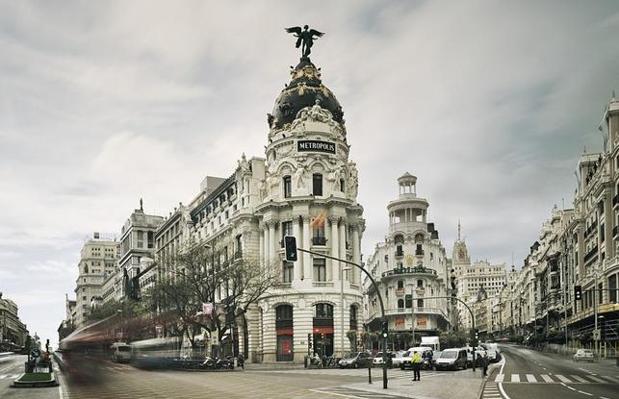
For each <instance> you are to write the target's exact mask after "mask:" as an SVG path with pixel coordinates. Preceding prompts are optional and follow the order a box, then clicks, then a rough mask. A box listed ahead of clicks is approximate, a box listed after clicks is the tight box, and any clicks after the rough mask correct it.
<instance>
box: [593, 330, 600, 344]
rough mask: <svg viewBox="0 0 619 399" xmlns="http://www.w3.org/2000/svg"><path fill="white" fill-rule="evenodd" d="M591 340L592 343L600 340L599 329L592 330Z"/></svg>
mask: <svg viewBox="0 0 619 399" xmlns="http://www.w3.org/2000/svg"><path fill="white" fill-rule="evenodd" d="M593 340H594V341H599V340H600V329H599V328H598V329H596V330H593Z"/></svg>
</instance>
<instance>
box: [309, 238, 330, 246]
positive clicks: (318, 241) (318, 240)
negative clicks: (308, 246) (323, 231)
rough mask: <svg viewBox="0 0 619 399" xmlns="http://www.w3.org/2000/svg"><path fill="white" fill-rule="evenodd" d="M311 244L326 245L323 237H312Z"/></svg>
mask: <svg viewBox="0 0 619 399" xmlns="http://www.w3.org/2000/svg"><path fill="white" fill-rule="evenodd" d="M312 245H327V239H326V238H325V237H312Z"/></svg>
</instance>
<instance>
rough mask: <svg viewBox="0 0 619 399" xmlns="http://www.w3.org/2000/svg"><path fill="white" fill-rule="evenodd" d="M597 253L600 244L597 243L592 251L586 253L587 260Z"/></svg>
mask: <svg viewBox="0 0 619 399" xmlns="http://www.w3.org/2000/svg"><path fill="white" fill-rule="evenodd" d="M597 253H598V246H597V245H596V246H595V247H593V248H591V251H589V252H587V253H586V254H585V262H588V261H589V260H590V259H592V258H594V257H595V256H597Z"/></svg>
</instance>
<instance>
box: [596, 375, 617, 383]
mask: <svg viewBox="0 0 619 399" xmlns="http://www.w3.org/2000/svg"><path fill="white" fill-rule="evenodd" d="M600 377H602V378H606V379H607V380H610V381H612V382H619V379H617V378H615V377H611V376H609V375H601V376H600Z"/></svg>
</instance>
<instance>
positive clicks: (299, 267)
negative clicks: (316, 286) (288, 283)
mask: <svg viewBox="0 0 619 399" xmlns="http://www.w3.org/2000/svg"><path fill="white" fill-rule="evenodd" d="M299 223H300V221H299V219H293V220H292V234H293V235H294V236H295V237H296V239H297V245H299V244H298V243H300V242H302V241H301V226H300V225H299ZM297 259H298V260H297V261H296V262H295V263H294V279H295V280H298V281H301V280H303V253H302V252H298V253H297Z"/></svg>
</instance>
